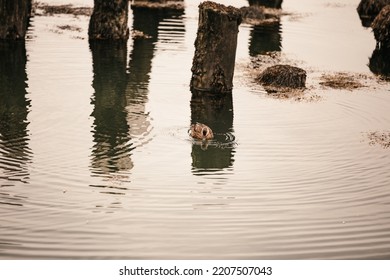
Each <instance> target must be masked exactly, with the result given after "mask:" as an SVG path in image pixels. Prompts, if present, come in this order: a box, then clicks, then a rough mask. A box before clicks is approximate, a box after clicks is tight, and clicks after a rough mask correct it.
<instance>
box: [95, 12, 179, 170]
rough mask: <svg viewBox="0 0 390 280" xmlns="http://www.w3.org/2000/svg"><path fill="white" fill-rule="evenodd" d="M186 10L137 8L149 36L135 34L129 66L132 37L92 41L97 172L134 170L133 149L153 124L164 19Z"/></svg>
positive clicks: (138, 22) (136, 17)
mask: <svg viewBox="0 0 390 280" xmlns="http://www.w3.org/2000/svg"><path fill="white" fill-rule="evenodd" d="M182 14H183V11H178V12H176V11H161V10H154V9H142V8H134V9H133V28H132V29H133V30H138V31H142V32H143V33H144V34H145V35H147V37H135V38H134V39H133V44H132V49H131V52H130V59H129V65H128V67H127V64H126V63H127V43H126V42H100V41H91V42H90V48H91V52H92V59H93V72H94V80H93V88H94V89H95V94H94V100H93V103H94V105H95V106H94V111H93V113H92V116H93V117H94V118H95V121H94V131H93V133H94V142H95V145H94V148H93V156H92V158H93V159H92V168H93V169H94V172H95V173H103V174H109V173H115V172H119V171H126V170H131V169H132V168H133V165H134V164H133V161H132V160H131V151H132V150H133V149H135V148H137V147H140V146H142V145H144V144H146V143H147V142H148V141H149V140H150V138H149V134H150V131H151V123H150V117H149V113H148V112H147V111H146V108H145V105H146V103H147V101H148V92H149V90H148V86H149V81H150V72H151V68H152V60H153V57H154V52H155V46H156V42H157V41H158V32H159V24H160V22H161V21H162V20H164V19H166V18H170V17H176V16H178V15H182Z"/></svg>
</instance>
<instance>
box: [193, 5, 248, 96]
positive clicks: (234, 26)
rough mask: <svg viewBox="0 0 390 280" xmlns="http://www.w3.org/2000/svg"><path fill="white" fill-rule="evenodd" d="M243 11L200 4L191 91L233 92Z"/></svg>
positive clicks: (222, 6) (230, 7)
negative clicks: (238, 36)
mask: <svg viewBox="0 0 390 280" xmlns="http://www.w3.org/2000/svg"><path fill="white" fill-rule="evenodd" d="M240 23H241V13H240V10H239V9H237V8H234V7H232V6H228V7H227V6H224V5H221V4H217V3H214V2H211V1H206V2H203V3H201V4H200V5H199V24H198V33H197V37H196V40H195V55H194V58H193V62H192V68H191V71H192V78H191V89H195V90H204V91H208V92H214V93H222V92H231V91H232V89H233V74H234V64H235V59H236V48H237V35H238V26H239V25H240Z"/></svg>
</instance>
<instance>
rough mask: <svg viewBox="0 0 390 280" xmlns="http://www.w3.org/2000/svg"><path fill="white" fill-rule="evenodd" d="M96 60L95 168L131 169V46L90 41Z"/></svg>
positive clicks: (94, 101) (106, 171) (94, 68)
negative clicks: (128, 67)
mask: <svg viewBox="0 0 390 280" xmlns="http://www.w3.org/2000/svg"><path fill="white" fill-rule="evenodd" d="M90 49H91V52H92V60H93V73H94V78H93V88H94V89H95V94H94V97H93V101H92V102H93V104H94V110H93V112H92V116H93V117H94V118H95V120H94V131H93V138H94V143H95V145H94V147H93V151H92V153H93V156H92V167H93V168H94V169H95V170H96V171H98V172H103V173H111V172H117V171H122V170H130V169H131V168H132V167H133V163H132V161H131V158H130V151H131V149H132V147H131V146H132V145H131V142H130V140H131V139H130V136H129V125H128V123H127V111H126V105H127V102H126V94H125V93H126V84H127V77H126V63H127V45H126V42H124V41H102V40H95V41H90Z"/></svg>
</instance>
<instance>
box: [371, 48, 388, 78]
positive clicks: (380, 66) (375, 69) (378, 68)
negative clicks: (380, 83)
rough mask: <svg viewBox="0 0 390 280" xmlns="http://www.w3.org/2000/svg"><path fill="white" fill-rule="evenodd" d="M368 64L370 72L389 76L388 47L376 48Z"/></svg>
mask: <svg viewBox="0 0 390 280" xmlns="http://www.w3.org/2000/svg"><path fill="white" fill-rule="evenodd" d="M368 66H369V68H370V70H371V72H372V73H374V74H377V75H384V76H387V77H390V48H376V49H375V50H374V51H373V53H372V55H371V57H370V62H369V65H368Z"/></svg>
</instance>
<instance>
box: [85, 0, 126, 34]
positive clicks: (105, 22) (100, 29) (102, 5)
mask: <svg viewBox="0 0 390 280" xmlns="http://www.w3.org/2000/svg"><path fill="white" fill-rule="evenodd" d="M128 14H129V0H111V1H106V0H94V7H93V13H92V16H91V19H90V21H89V30H88V36H89V39H90V40H127V39H128V38H129V28H128V26H127V22H128Z"/></svg>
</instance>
